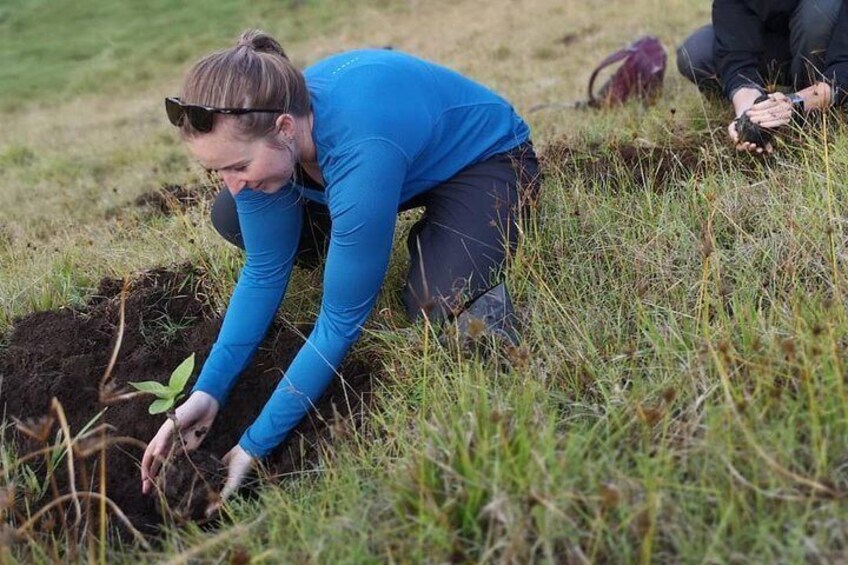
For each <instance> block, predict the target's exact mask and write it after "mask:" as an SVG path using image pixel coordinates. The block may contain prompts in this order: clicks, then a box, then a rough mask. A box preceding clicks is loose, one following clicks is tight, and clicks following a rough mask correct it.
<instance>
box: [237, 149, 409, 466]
mask: <svg viewBox="0 0 848 565" xmlns="http://www.w3.org/2000/svg"><path fill="white" fill-rule="evenodd" d="M407 166H408V159H407V156H406V154H405V153H404V152H403V151H402V150H401V149H400V148H398V147H397V146H396V145H394V144H393V143H392V142H390V141H387V140H385V139H366V140H361V141H360V142H359V143H358V144H357V147H356V148H351V151H350V155H347V156H345V158H344V159H343V160H342V164H341V165H338V166H337V167H335V173H334V177H333V179H332V180H331V181H330V183H329V186H328V189H327V196H328V205H329V207H330V214H331V216H332V222H333V223H332V231H331V234H330V247H329V251H328V255H327V262H326V266H325V270H324V296H323V300H322V304H321V311H320V313H319V315H318V320H317V322H316V324H315V327H314V329H313V330H312V333H311V334H310V335H309V338H308V339H307V341H306V343H305V344H304V345H303V346H302V347H301V349H300V351H299V352H298V354H297V356H296V357H295V358H294V360H293V361H292V363H291V365H290V366H289V368H288V370H287V371H286V374H285V377H284V378H283V380H282V381H280V384H279V385H278V386H277V388H276V390H275V391H274V393H273V394H272V395H271V398H270V399H269V400H268V402H267V404H266V405H265V407H264V408H263V410H262V413H261V414H260V415H259V417H258V418H257V419H256V421H255V422H254V423H253V425H252V426H250V428H248V429H247V430H246V431H245V433H244V435H242V438H241V440H240V442H239V445H241V447H242V448H243V449H244V450H245V451H246V452H247V453H249V454H250V455H253V456H255V457H262V456H264V455H266V454H267V453H268V452H270V451H271V450H272V449H273V448H274V447H276V446H277V445H278V444H279V443H280V442H282V441H283V439H285V437H286V435H287V434H288V433H289V432H290V431H291V430H292V428H294V427H295V426H296V425H297V424H298V422H300V420H301V419H302V418H303V416H304V415H305V414H306V412H307V411H308V410H309V409H310V408H312V407H313V406H314V404H315V403H316V402H317V401H318V399H319V398H320V396H321V394H322V393H323V392H324V390H325V389H326V387H327V386H328V385H329V384H330V382H331V381H332V379H333V376H335V375H336V374H337V369H338V367H339V366H340V365H341V362H342V359H343V358H344V356H345V354H346V353H347V351H348V349H349V348H350V346H351V345H352V344H353V342H354V341H355V340H356V338H357V337H358V336H359V333H360V331H361V330H362V325H363V324H364V322H365V320H366V318H367V317H368V314H369V313H370V311H371V308H372V306H373V305H374V302H375V300H376V298H377V295H378V293H379V291H380V287H381V286H382V284H383V279H384V277H385V274H386V268H387V266H388V262H389V257H390V255H391V249H392V238H393V233H394V226H395V222H396V220H397V211H398V205H399V201H400V192H401V187H402V185H403V181H404V177H405V175H406V170H407Z"/></svg>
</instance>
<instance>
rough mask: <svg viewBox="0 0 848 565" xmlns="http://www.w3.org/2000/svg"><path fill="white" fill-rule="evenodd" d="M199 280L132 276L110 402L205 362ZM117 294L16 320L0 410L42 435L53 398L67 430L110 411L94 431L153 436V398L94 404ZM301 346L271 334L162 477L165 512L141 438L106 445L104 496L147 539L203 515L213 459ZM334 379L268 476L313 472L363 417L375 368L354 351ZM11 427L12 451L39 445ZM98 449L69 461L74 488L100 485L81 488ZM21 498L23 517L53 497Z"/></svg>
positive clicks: (101, 293)
mask: <svg viewBox="0 0 848 565" xmlns="http://www.w3.org/2000/svg"><path fill="white" fill-rule="evenodd" d="M206 277H207V275H206V274H205V273H203V272H202V271H200V270H198V269H196V268H192V267H190V266H182V267H179V268H176V269H174V270H166V269H157V270H152V271H149V272H145V273H143V274H141V275H140V276H138V277H137V278H136V279H135V280H134V281H132V284H131V285H130V287H129V291H128V293H127V298H126V301H125V311H126V322H125V331H124V336H123V340H122V344H121V348H120V351H119V355H118V357H117V364H116V365H115V367H114V369H113V371H112V373H111V378H110V381H111V382H112V383H113V384H112V385H110V386H111V387H112V389H111V392H112V395H113V396H114V393H116V392H121V391H123V392H128V391H129V389H127V387H126V383H127V382H128V381H144V380H157V381H160V382H163V383H166V382H167V381H168V378H169V376H170V373H171V371H172V370H173V369H174V368H176V367H177V365H179V364H180V362H181V361H183V359H185V358H186V357H188V356H189V355H190V354H191V353H196V355H197V365H196V366H197V367H200V366H202V363H203V361H204V360H205V358H206V356H207V354H208V352H209V350H210V348H211V346H212V343H213V342H214V340H215V337H216V336H217V331H218V328H219V326H220V322H221V320H220V319H218V318H217V317H216V316H215V315H214V313H213V312H212V311H211V309H210V308H209V307H208V306H207V300H206V298H205V295H206V293H205V288H206ZM121 288H122V282H121V281H118V280H114V279H104V280H103V281H101V283H100V286H99V289H98V291H97V292H96V294H95V295H94V297H93V298H91V300H90V301H89V302H88V304H86V305H85V306H84V307H82V308H79V309H61V310H58V311H48V312H37V313H34V314H30V315H28V316H25V317H22V318H20V319H18V320H16V323H15V324H14V327H13V329H12V331H11V335H9V336H8V339H7V344H8V345H7V346H6V347H5V348H0V376H2V389H0V404H5V410H6V417H7V419H12V418H16V419H18V420H20V421H23V422H29V423H30V428H33V427H36V428H37V427H38V426H37V425H32V424H33V422H36V421H37V420H38V419H39V418H41V417H43V416H45V415H47V414H48V413H49V412H50V403H51V399H52V398H53V397H56V398H58V400H59V401H60V402H61V404H62V406H63V408H64V411H65V413H66V415H67V420H68V425H69V427H70V430H71V432H72V435H76V434H78V433H79V432H80V431H81V430H83V428H84V427H85V426H86V425H87V424H90V423H92V420H94V419H95V417H96V416H97V415H98V413H99V412H100V411H101V410H103V409H104V408H105V412H104V413H103V415H102V416H101V417H100V418H99V419H96V420H95V421H94V422H93V424H92V425H93V426H98V425H101V424H103V423H106V424H109V425H110V426H111V430H110V432H109V433H110V435H111V436H115V437H117V436H123V437H130V438H135V439H137V440H140V441H141V442H147V441H148V440H149V439H150V438H151V437H153V435H154V434H155V432H156V430H157V429H158V428H159V426H160V425H161V424H162V422H163V421H164V419H165V416H164V415H162V414H159V415H155V416H152V415H150V414H149V413H148V406H149V405H150V403H151V401H152V400H153V399H154V398H153V397H152V396H150V395H142V396H135V397H133V398H130V399H128V400H122V401H118V402H115V403H110V404H109V405H108V406H106V405H104V404H103V403H101V401H100V398H101V394H100V393H101V379H102V377H103V375H104V371H105V369H106V367H107V365H108V362H109V358H110V356H111V354H112V351H113V349H114V344H115V341H116V336H117V334H118V328H119V311H120V304H121V300H120V295H121ZM301 343H302V338H301V337H298V334H297V333H296V332H295V331H293V330H291V329H288V328H285V327H281V326H279V325H275V326H274V327H272V328H271V330H270V331H269V332H268V337H267V338H266V340H265V342H264V343H263V344H262V345H261V346H260V349H259V351H258V352H257V354H256V356H255V357H254V360H253V362H252V364H251V365H250V367H249V368H248V369H247V370H246V371H245V372H244V373H243V374H242V376H241V378H240V379H239V381H238V384H237V385H236V386H235V388H234V389H233V392H232V394H231V396H230V399H229V401H228V403H227V404H226V406H225V407H223V409H222V410H221V411H220V412H219V414H218V417H217V418H216V421H215V424H214V426H213V428H212V429H211V430H210V432H209V434H208V435H207V437H206V440H205V441H204V443H203V445H202V446H201V449H200V450H198V452H195V454H194V455H192V463H191V464H189V462H188V460H186V458H185V457H184V455H182V454H179V453H178V454H177V458H178V460H175V462H174V464H173V465H171V466H169V467H168V468H167V470H166V471H165V472H164V473H162V476H163V477H164V480H163V482H162V484H161V485H160V487H161V490H162V491H163V492H164V494H165V495H166V497H165V500H166V501H167V505H163V507H162V509H161V510H165V512H160V508H159V505H158V503H157V498H156V497H154V496H144V495H142V493H141V489H140V478H139V462H140V459H141V455H142V449H141V447H140V445H139V444H138V443H139V442H136V443H135V444H128V443H124V444H115V445H112V446H111V447H109V448H108V449H107V461H108V473H107V496H108V497H109V498H111V499H112V500H113V501H114V502H115V503H116V504H117V505H118V506H119V507H120V508H121V509H122V510H123V512H124V513H125V514H126V515H127V517H128V518H129V520H130V521H131V522H132V523H133V525H134V526H135V527H136V528H138V529H139V530H140V531H142V532H144V533H152V532H154V531H155V530H156V528H157V525H159V524H161V523H162V520H163V513H164V514H167V515H169V516H170V518H171V519H173V520H174V521H180V520H188V519H192V518H197V517H198V515H199V512H200V513H202V511H201V510H200V509H202V508H205V502H206V501H207V500H208V498H209V496H214V492H215V491H216V490H217V489H218V488H219V487H220V484H221V473H220V468H219V467H218V465H217V461H218V460H219V459H220V458H221V457H223V455H224V454H225V453H226V452H227V451H228V450H229V449H230V448H231V447H232V446H233V445H235V444H236V443H237V442H238V439H239V438H240V436H241V434H242V432H243V431H244V429H245V428H246V427H247V426H248V425H249V424H250V423H251V422H252V421H253V419H254V418H255V417H256V416H257V415H258V414H259V412H260V410H261V409H262V407H263V405H264V402H265V400H266V399H267V398H268V397H269V396H270V394H271V391H272V390H273V389H274V388H275V387H276V385H277V383H278V381H279V380H280V378H281V376H282V373H281V371H280V370H279V369H280V368H285V367H287V366H288V364H289V362H290V361H291V359H292V358H293V357H294V355H295V354H296V353H297V351H298V349H299V347H300V345H301ZM196 373H197V370H195V376H193V377H192V380H191V381H190V382H189V384H188V386H187V388H186V391H188V390H190V387H191V386H192V385H193V382H194V380H195V378H196ZM340 373H341V375H342V377H343V378H341V379H336V380H335V382H334V384H333V385H332V386H331V387H330V389H329V390H328V391H327V393H326V394H325V395H324V397H323V399H322V400H321V402H320V403H319V405H318V406H317V410H316V411H313V412H312V413H310V415H309V416H308V417H307V418H305V419H304V421H303V422H302V423H301V424H300V426H298V428H297V429H296V431H295V432H294V433H292V434H291V435H290V436H289V438H288V439H287V441H286V442H285V443H284V444H283V445H281V446H280V447H279V448H278V449H277V450H276V451H275V452H274V453H273V454H272V455H271V456H269V457H268V459H267V461H266V468H267V470H268V471H270V473H271V474H272V475H273V476H282V475H287V474H291V473H296V472H297V471H300V470H304V469H309V468H310V467H311V466H314V465H316V463H317V462H318V459H319V457H320V449H319V446H320V445H321V444H322V442H325V441H327V440H328V439H329V438H330V437H331V435H332V433H333V429H339V427H340V426H341V427H342V428H343V427H344V426H347V425H358V423H359V422H360V421H361V417H362V414H363V412H364V411H365V410H367V408H368V405H369V401H370V398H371V386H372V377H373V375H374V369H373V368H372V367H371V366H369V364H368V363H367V362H365V361H363V360H362V359H355V358H352V357H351V356H349V358H348V360H347V361H346V362H345V364H344V365H343V366H342V368H341V370H340ZM345 388H346V390H345ZM123 389H127V390H123ZM107 396H109V395H108V394H107ZM14 430H15V427H14V426H12V427H10V429H9V430H8V431H7V434H10V435H12V436H14V437H7V438H5V440H6V441H15V442H17V445H18V451H19V454H25V453H28V452H31V451H33V450H35V449H37V448H39V447H41V445H39V444H38V442H37V441H36V440H33V439H32V438H29V437H27V436H26V435H25V434H21V433H17V434H16V433H15V432H14ZM57 430H58V428H57V427H56V426H54V427H53V429H52V431H51V433H50V435H49V439H48V440H47V441H48V442H52V441H54V438H55V437H56V435H55V434H56V431H57ZM98 454H99V451H98V450H95V452H94V454H91V455H89V456H88V457H87V458H85V459H84V462H85V465H83V464H82V462H83V459H82V458H81V457H78V458H77V459H76V461H77V466H78V467H85V469H84V470H83V469H81V468H78V469H77V471H78V473H77V474H78V476H77V489H78V490H86V489H90V490H97V486H96V485H82V484H81V483H82V481H83V480H84V478H85V477H88V478H91V477H96V476H97V475H96V472H95V471H96V468H95V465H96V460H97V459H98ZM36 461H41V459H37V460H36ZM35 467H36V473H37V474H40V476H43V473H44V469H43V465H41V466H40V467H39V465H38V464H35ZM63 471H66V470H65V469H64V468H63V467H60V468H59V470H58V471H57V472H56V476H57V482H58V486H59V490H60V492H61V493H65V492H68V491H67V488H68V481H67V473H66V472H65V473H64V474H63ZM198 472H199V473H200V474H199V475H198ZM212 487H214V488H212ZM53 494H54V495H55V493H53ZM24 497H30V498H29V499H28V501H27V502H28V503H29V505H30V506H29V508H30V513H31V512H32V511H33V509H34V508H38V507H41V506H43V504H46V503H47V502H49V499H50V498H51V497H50V494H49V493H48V494H47V495H45V496H44V497H43V498H42V499H41V500H39V501H35V500H32V498H31V497H32V493H31V492H30V493H18V504H19V506H20V504H21V503H22V499H23V498H24ZM197 497H200V498H197ZM166 507H167V508H166ZM123 533H124V534H125V533H126V532H123Z"/></svg>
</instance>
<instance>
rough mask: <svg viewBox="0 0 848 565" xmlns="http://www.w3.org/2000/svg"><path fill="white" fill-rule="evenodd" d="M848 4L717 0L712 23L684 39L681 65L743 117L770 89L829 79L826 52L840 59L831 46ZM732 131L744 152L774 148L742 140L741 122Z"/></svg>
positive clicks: (802, 86)
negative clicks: (740, 135) (740, 138)
mask: <svg viewBox="0 0 848 565" xmlns="http://www.w3.org/2000/svg"><path fill="white" fill-rule="evenodd" d="M842 5H843V1H842V0H714V1H713V6H712V25H707V26H704V27H702V28H700V29H698V30H697V31H695V33H693V34H692V35H691V36H689V37H688V38H687V39H686V41H684V43H683V45H681V47H680V48H679V49H678V51H677V66H678V69H679V70H680V72H681V74H683V76H685V77H686V78H688V79H689V80H691V81H692V82H694V83H695V84H696V85H697V86H698V88H699V89H700V90H701V91H702V92H704V93H707V94H715V95H719V96H722V95H723V96H724V97H725V98H727V99H728V100H730V101H731V102H732V104H733V109H734V112H735V114H736V116H737V117H739V116H741V115H742V114H744V113H746V111H747V110H749V109H750V108H751V107H752V106H753V105H754V104H755V101H756V100H757V99H758V98H760V97H761V96H762V95H763V94H764V93H765V92H766V91H767V90H774V89H775V88H776V87H777V86H788V87H790V88H793V89H802V92H803V91H804V89H806V88H808V87H811V86H814V85H816V84H818V83H820V82H824V80H825V74H824V72H825V71H824V69H825V56H826V54H827V56H828V61H829V60H830V59H838V58H839V56H838V55H837V54H836V53H834V54H833V55H831V53H830V52H831V48H830V47H829V44H830V42H831V36H832V35H833V36H834V37H836V36H837V35H839V34H833V33H832V32H833V28H834V25H835V23H836V21H837V16H838V15H839V12H840V8H842ZM837 39H842V41H844V39H843V38H837ZM816 92H818V91H816ZM812 95H813V94H810V96H812ZM818 96H821V94H818ZM758 109H759V110H762V109H763V108H758ZM749 117H750V118H751V119H752V121H753V119H754V118H753V116H749ZM762 123H763V124H765V123H766V121H765V120H764V121H763V122H762ZM728 135H729V136H730V138H731V140H732V141H733V142H734V143H735V144H736V148H737V149H739V150H740V151H754V152H758V153H762V152H763V151H771V147H770V145H768V146H766V147H759V146H757V145H756V144H754V143H750V142H740V140H739V138H738V135H737V132H736V126H735V121H734V122H731V124H730V125H729V126H728Z"/></svg>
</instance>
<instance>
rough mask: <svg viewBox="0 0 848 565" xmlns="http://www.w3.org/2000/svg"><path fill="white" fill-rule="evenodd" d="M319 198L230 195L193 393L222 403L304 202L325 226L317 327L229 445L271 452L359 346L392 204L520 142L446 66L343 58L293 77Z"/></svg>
mask: <svg viewBox="0 0 848 565" xmlns="http://www.w3.org/2000/svg"><path fill="white" fill-rule="evenodd" d="M304 75H305V77H306V83H307V87H308V88H309V93H310V96H311V99H312V111H313V116H314V120H313V130H312V135H313V141H314V143H315V147H316V150H317V154H318V165H319V167H320V169H321V174H322V176H323V177H324V182H325V189H324V191H323V192H321V191H315V190H309V189H306V188H304V187H302V186H299V185H297V184H294V183H290V184H289V185H287V186H285V187H283V188H282V189H281V190H280V191H278V192H276V193H274V194H271V195H269V194H265V193H262V192H258V191H252V190H250V189H249V188H248V189H244V190H242V191H241V192H239V194H238V195H237V196H236V197H235V201H236V208H237V211H238V216H239V222H240V226H241V230H242V237H243V239H244V245H245V250H246V252H247V259H246V262H245V265H244V267H243V269H242V272H241V276H240V277H239V280H238V283H237V284H236V288H235V290H234V291H233V295H232V298H231V299H230V304H229V307H228V309H227V313H226V315H225V316H224V322H223V325H222V327H221V331H220V333H219V335H218V339H217V341H216V342H215V345H214V346H213V347H212V351H211V352H210V354H209V358H208V359H207V361H206V363H205V364H204V366H203V370H202V371H201V374H200V377H199V378H198V381H197V384H196V385H195V387H194V390H201V391H204V392H206V393H208V394H210V395H212V396H213V397H214V398H215V399H217V400H218V402H219V403H220V404H224V403H225V402H226V399H227V396H228V394H229V392H230V390H231V388H232V386H233V385H234V383H235V381H236V379H237V378H238V375H239V374H240V373H241V372H242V371H243V370H244V369H245V367H246V366H247V364H248V363H249V362H250V359H251V357H252V356H253V353H254V352H255V351H256V348H257V347H258V345H259V343H260V342H261V341H262V339H263V337H264V335H265V333H266V331H267V329H268V326H269V325H270V323H271V321H272V320H273V318H274V315H275V313H276V310H277V308H278V307H279V304H280V301H281V300H282V298H283V295H284V294H285V289H286V285H287V283H288V280H289V275H290V273H291V270H292V265H293V263H294V258H295V254H296V253H297V246H298V241H299V235H300V229H301V223H302V210H301V206H302V202H303V199H304V198H306V199H310V200H315V201H319V202H323V203H324V204H326V205H327V206H328V208H329V211H330V216H331V219H332V229H331V233H330V245H329V250H328V254H327V259H326V263H325V270H324V294H323V298H322V303H321V309H320V312H319V314H318V319H317V321H316V323H315V327H314V328H313V330H312V332H311V334H310V335H309V337H308V338H307V340H306V343H305V344H304V345H303V346H302V347H301V349H300V351H299V352H298V354H297V355H296V356H295V358H294V360H293V361H292V362H291V365H290V366H289V367H288V369H287V370H286V371H285V376H284V378H283V379H282V380H281V381H280V384H279V385H278V386H277V388H276V390H275V391H274V392H273V394H272V395H271V398H270V399H269V400H268V402H267V403H266V405H265V407H264V408H263V410H262V413H261V414H260V415H259V417H258V418H257V419H256V421H255V422H254V423H253V424H252V425H251V426H250V427H249V428H248V429H247V430H246V431H245V433H244V435H243V436H242V438H241V440H240V441H239V444H240V445H241V447H242V448H243V449H244V450H245V451H246V452H247V453H249V454H251V455H253V456H256V457H261V456H264V455H266V454H267V453H268V452H270V451H271V450H272V449H273V448H274V447H276V446H277V445H278V444H279V443H280V442H282V441H283V439H285V437H286V435H287V434H288V433H289V432H290V431H291V429H292V428H294V427H295V426H296V425H297V423H298V422H299V421H300V420H301V419H302V418H303V416H304V415H305V413H306V412H307V410H309V409H310V408H311V407H312V406H313V405H314V404H315V403H316V402H317V400H318V399H319V397H320V396H321V394H322V393H323V392H324V390H325V389H326V387H327V386H328V385H329V383H330V381H331V380H332V378H333V376H334V375H336V371H337V369H338V367H339V366H340V365H341V362H342V359H343V358H344V356H345V354H346V353H347V351H348V349H349V348H350V346H351V345H352V344H353V342H354V341H355V340H356V338H357V337H358V336H359V333H360V331H361V329H362V325H363V324H364V322H365V320H366V318H367V317H368V314H369V313H370V311H371V308H372V306H373V305H374V302H375V300H376V299H377V294H378V292H379V290H380V287H381V285H382V283H383V279H384V277H385V273H386V267H387V265H388V262H389V257H390V254H391V247H392V239H393V233H394V227H395V222H396V218H397V211H398V207H399V206H400V205H401V204H402V203H403V202H405V201H406V200H408V199H410V198H412V197H414V196H416V195H418V194H420V193H422V192H425V191H427V190H428V189H430V188H433V187H434V186H436V185H438V184H439V183H441V182H443V181H445V180H447V179H449V178H450V177H452V176H453V175H455V174H456V173H458V172H459V171H460V170H462V169H464V168H465V167H467V166H469V165H472V164H474V163H477V162H480V161H483V160H485V159H487V158H489V157H491V156H492V155H495V154H498V153H502V152H505V151H508V150H510V149H512V148H514V147H516V146H518V145H520V144H521V143H523V142H524V141H526V140H527V139H528V137H529V129H528V127H527V125H526V124H525V123H524V121H523V120H522V119H521V118H520V117H519V116H518V115H517V114H516V113H515V111H514V110H513V108H512V107H511V106H510V105H509V103H508V102H506V101H505V100H504V99H503V98H501V97H500V96H498V95H497V94H495V93H494V92H492V91H491V90H489V89H487V88H485V87H483V86H481V85H479V84H477V83H475V82H473V81H471V80H469V79H467V78H465V77H463V76H462V75H460V74H458V73H456V72H454V71H451V70H448V69H446V68H443V67H440V66H438V65H434V64H432V63H428V62H426V61H423V60H420V59H417V58H415V57H412V56H410V55H405V54H402V53H398V52H395V51H388V50H361V51H352V52H348V53H343V54H340V55H336V56H333V57H330V58H328V59H325V60H323V61H320V62H318V63H317V64H315V65H313V66H312V67H310V68H308V69H306V71H305V72H304Z"/></svg>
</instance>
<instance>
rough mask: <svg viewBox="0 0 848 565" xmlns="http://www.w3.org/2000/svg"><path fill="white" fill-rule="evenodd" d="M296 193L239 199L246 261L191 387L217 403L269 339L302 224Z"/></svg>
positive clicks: (244, 194) (242, 195) (253, 194)
mask: <svg viewBox="0 0 848 565" xmlns="http://www.w3.org/2000/svg"><path fill="white" fill-rule="evenodd" d="M298 197H299V195H298V193H297V191H296V190H295V189H294V188H293V187H292V186H291V185H288V186H286V187H284V188H283V189H281V190H280V191H279V192H276V193H274V194H265V193H262V192H257V191H252V190H249V189H244V190H242V191H241V192H239V193H238V194H237V195H236V197H235V201H236V209H237V210H238V217H239V224H240V228H241V234H242V238H243V239H244V247H245V250H246V251H247V259H246V261H245V264H244V267H243V268H242V270H241V276H239V280H238V283H237V284H236V288H235V290H234V291H233V295H232V297H231V298H230V304H229V306H228V307H227V313H226V315H225V316H224V322H223V325H222V326H221V331H220V332H219V333H218V339H217V340H216V341H215V345H214V346H212V351H211V352H210V354H209V358H208V359H207V360H206V363H205V364H204V365H203V370H202V371H201V373H200V377H198V379H197V384H196V385H195V386H194V389H193V391H195V390H201V391H203V392H206V393H208V394H210V395H212V396H213V397H214V398H215V399H216V400H217V401H218V403H219V405H222V406H223V404H224V403H225V402H226V400H227V396H228V395H229V393H230V390H231V389H232V387H233V385H234V384H235V382H236V379H237V378H238V376H239V374H241V372H242V371H243V370H244V369H245V367H246V366H247V364H248V363H249V362H250V359H251V358H252V357H253V354H254V352H255V351H256V348H257V347H258V346H259V344H260V343H261V342H262V339H263V338H264V337H265V333H266V332H267V331H268V326H269V325H270V324H271V321H272V320H273V319H274V315H275V314H276V312H277V308H279V306H280V301H281V300H282V298H283V295H284V294H285V291H286V285H287V284H288V281H289V275H290V274H291V270H292V265H293V263H294V258H295V255H296V254H297V247H298V242H299V239H300V228H301V223H302V222H303V210H302V208H301V204H300V202H299V201H298Z"/></svg>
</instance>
